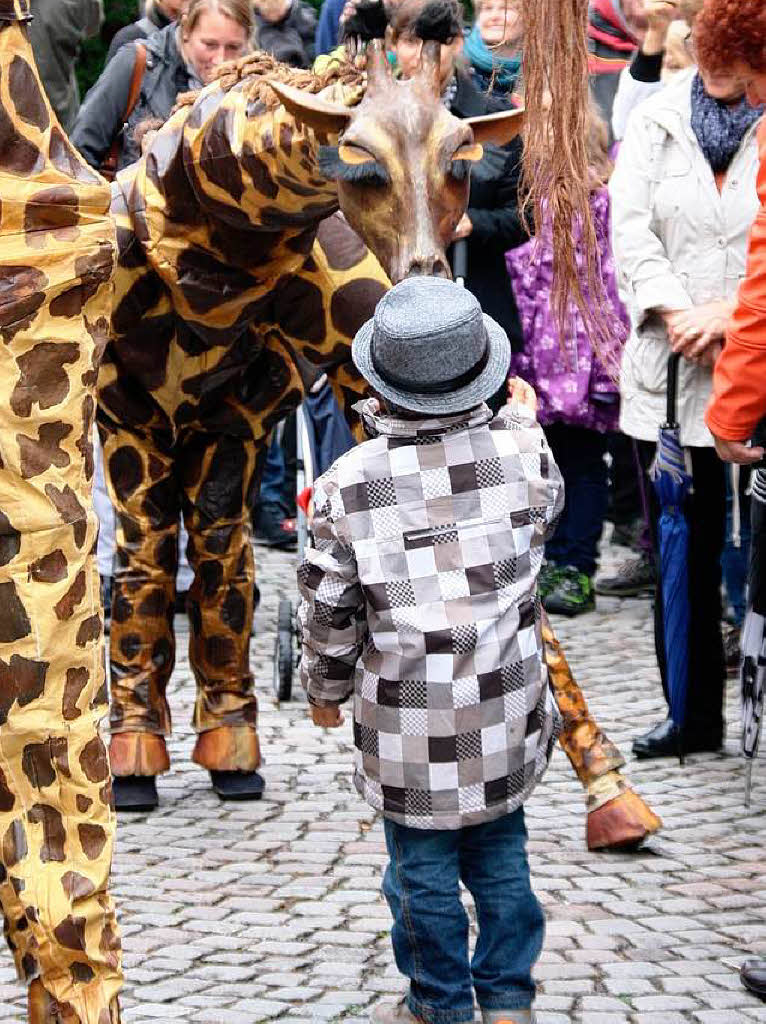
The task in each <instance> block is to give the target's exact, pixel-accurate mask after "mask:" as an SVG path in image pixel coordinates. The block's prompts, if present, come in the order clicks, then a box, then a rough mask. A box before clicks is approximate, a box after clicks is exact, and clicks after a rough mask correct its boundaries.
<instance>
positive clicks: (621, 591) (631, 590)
mask: <svg viewBox="0 0 766 1024" xmlns="http://www.w3.org/2000/svg"><path fill="white" fill-rule="evenodd" d="M656 585H657V573H656V571H655V568H654V559H653V558H652V557H651V555H648V554H646V553H644V554H641V555H639V556H638V558H630V559H628V561H627V562H623V563H622V565H621V566H620V567H619V568H618V570H617V572H616V573H615V574H614V576H607V577H605V578H602V579H600V580H596V593H597V594H602V595H603V596H604V597H640V596H641V595H644V594H653V593H654V588H655V587H656Z"/></svg>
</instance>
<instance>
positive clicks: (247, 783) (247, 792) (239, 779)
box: [210, 771, 266, 800]
mask: <svg viewBox="0 0 766 1024" xmlns="http://www.w3.org/2000/svg"><path fill="white" fill-rule="evenodd" d="M210 781H211V782H212V783H213V789H214V790H215V791H216V793H217V794H218V796H219V797H220V798H221V800H260V799H261V797H262V796H263V791H264V789H265V788H266V783H265V782H264V781H263V776H262V775H260V774H259V773H258V772H218V771H211V772H210Z"/></svg>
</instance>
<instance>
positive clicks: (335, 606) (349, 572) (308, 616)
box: [298, 474, 366, 707]
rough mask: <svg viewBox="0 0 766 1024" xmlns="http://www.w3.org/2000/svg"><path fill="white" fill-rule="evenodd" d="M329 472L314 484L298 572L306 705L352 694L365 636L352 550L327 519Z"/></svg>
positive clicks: (329, 515)
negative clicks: (307, 544) (308, 535)
mask: <svg viewBox="0 0 766 1024" xmlns="http://www.w3.org/2000/svg"><path fill="white" fill-rule="evenodd" d="M333 486H334V484H333V482H332V478H331V476H330V475H329V474H328V475H326V476H325V477H324V478H323V479H322V480H320V481H319V483H318V484H317V488H316V492H315V502H316V504H315V509H314V519H313V521H312V533H313V535H314V546H313V547H312V548H308V549H307V551H306V557H305V559H304V561H303V563H302V564H301V565H300V567H299V568H298V588H299V591H300V597H301V602H300V607H299V610H298V622H299V625H300V632H301V642H302V645H303V656H302V659H301V683H302V684H303V687H304V689H305V690H306V694H307V696H308V699H309V703H310V704H314V705H317V706H319V707H326V706H329V705H333V704H341V703H343V701H345V700H347V699H348V698H349V697H350V696H351V694H352V693H353V692H354V670H355V669H356V663H357V661H358V660H359V657H360V655H361V653H362V641H363V638H364V634H365V632H366V623H365V618H364V595H363V594H362V588H361V585H360V583H359V577H358V575H357V565H356V559H355V558H354V553H353V551H352V550H351V549H350V548H349V547H347V546H346V545H344V544H343V543H342V542H341V540H340V539H339V537H338V533H337V530H336V528H335V524H334V523H333V519H332V510H331V502H330V498H329V496H328V493H327V492H328V490H330V489H332V487H333Z"/></svg>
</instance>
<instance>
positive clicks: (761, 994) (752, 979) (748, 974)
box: [739, 960, 766, 1002]
mask: <svg viewBox="0 0 766 1024" xmlns="http://www.w3.org/2000/svg"><path fill="white" fill-rule="evenodd" d="M739 977H740V981H741V982H742V984H743V985H744V986H745V988H746V989H747V990H748V992H752V993H753V995H754V996H758V998H759V999H763V1000H764V1002H766V960H748V961H747V962H746V963H744V964H742V967H741V969H740V972H739Z"/></svg>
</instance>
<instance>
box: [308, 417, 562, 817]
mask: <svg viewBox="0 0 766 1024" xmlns="http://www.w3.org/2000/svg"><path fill="white" fill-rule="evenodd" d="M363 416H364V419H365V423H366V424H367V425H368V427H369V430H370V433H372V434H374V435H377V436H375V437H374V439H373V440H370V441H367V442H366V443H364V444H362V445H360V446H359V447H358V448H355V449H354V450H353V451H351V452H349V453H348V454H347V455H344V456H342V457H341V458H340V459H339V460H338V461H337V462H336V463H335V465H334V466H333V467H332V469H330V470H329V471H328V472H327V473H326V474H325V475H324V476H322V477H321V478H320V479H319V480H318V481H317V484H316V489H315V514H314V520H313V525H312V530H313V534H314V546H313V548H310V549H309V550H308V552H307V554H306V559H305V561H304V562H303V564H302V565H301V567H300V568H299V570H298V581H299V585H300V591H301V605H300V611H299V620H300V625H301V632H302V637H303V658H302V661H301V679H302V681H303V683H304V686H305V687H306V690H307V693H308V698H309V701H310V702H311V703H314V704H318V705H320V706H323V705H327V704H337V703H340V702H341V701H344V700H346V699H347V698H348V697H350V696H351V695H352V694H353V696H354V740H355V745H356V753H355V775H354V779H355V783H356V787H357V789H358V790H359V792H360V793H361V794H362V795H363V796H364V798H365V799H366V800H367V801H368V803H370V804H371V805H372V806H373V807H374V808H375V809H376V810H379V811H382V812H383V815H384V816H385V817H387V818H390V819H392V820H393V821H397V822H399V823H400V824H402V825H407V826H409V827H410V828H424V829H433V828H437V829H456V828H464V827H467V826H470V825H478V824H481V823H482V822H486V821H491V820H493V819H494V818H498V817H500V816H501V815H503V814H510V813H511V812H512V811H515V810H516V809H517V808H518V807H519V806H521V804H523V803H524V801H525V800H526V799H527V797H528V796H529V794H530V793H531V792H532V789H533V788H534V786H535V784H536V783H537V782H538V781H539V779H540V777H541V776H542V774H543V772H544V771H545V769H546V768H547V766H548V760H549V758H550V756H551V752H552V750H553V745H554V743H555V740H556V735H557V732H558V720H559V719H558V712H557V710H556V705H555V702H554V699H553V694H552V693H551V690H550V688H549V686H548V676H547V671H546V668H545V662H544V657H543V644H542V624H541V613H540V602H539V599H538V597H537V591H536V581H537V576H538V573H539V571H540V566H541V564H542V560H543V553H544V549H545V539H546V536H549V535H550V533H551V532H552V528H553V526H554V525H555V522H556V520H557V518H558V516H559V515H560V513H561V510H562V508H563V505H564V488H563V483H562V480H561V474H560V473H559V470H558V467H557V466H556V463H555V462H554V461H553V456H552V455H551V453H550V449H549V448H548V445H547V443H546V441H545V436H544V435H543V432H542V430H541V429H540V427H539V426H538V425H537V423H535V421H534V419H533V418H532V417H531V416H530V415H529V414H528V413H527V412H526V411H525V410H524V409H522V408H520V407H518V406H506V407H505V408H504V409H503V410H502V412H501V414H500V415H499V416H498V417H497V418H495V419H494V420H493V418H492V412H491V411H490V409H489V408H488V407H487V406H480V407H479V408H478V409H475V410H474V411H473V412H471V413H468V414H462V415H458V416H445V417H439V418H438V419H424V420H418V421H414V420H400V419H395V418H393V417H390V416H381V415H380V414H379V412H378V403H377V401H376V400H375V399H369V400H368V401H367V402H366V403H365V404H364V407H363Z"/></svg>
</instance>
